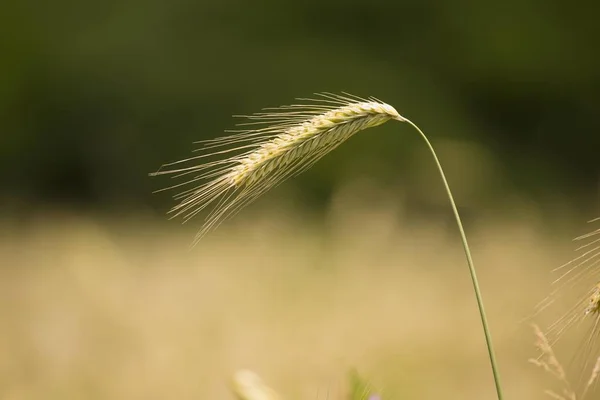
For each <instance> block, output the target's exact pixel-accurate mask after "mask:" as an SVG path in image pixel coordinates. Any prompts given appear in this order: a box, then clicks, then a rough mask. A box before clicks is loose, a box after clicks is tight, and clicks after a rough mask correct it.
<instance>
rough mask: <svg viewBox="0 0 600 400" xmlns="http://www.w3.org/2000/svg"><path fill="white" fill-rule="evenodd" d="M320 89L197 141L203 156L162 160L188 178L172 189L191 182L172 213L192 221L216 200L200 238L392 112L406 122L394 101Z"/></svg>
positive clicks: (166, 171) (164, 171) (165, 171)
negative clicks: (226, 132)
mask: <svg viewBox="0 0 600 400" xmlns="http://www.w3.org/2000/svg"><path fill="white" fill-rule="evenodd" d="M316 96H317V98H316V99H298V100H303V101H306V102H307V103H305V104H296V105H288V106H282V107H277V108H272V109H265V110H264V111H265V112H261V113H256V114H252V115H247V116H239V117H244V118H246V119H247V122H245V123H242V124H239V125H240V126H247V127H248V128H246V129H241V130H234V131H229V132H230V133H231V134H230V135H228V136H224V137H221V138H217V139H211V140H206V141H202V142H199V143H201V144H202V145H203V146H202V148H201V149H200V150H199V151H200V152H201V154H200V155H198V156H195V157H191V158H188V159H185V160H182V161H178V162H174V163H170V164H166V165H163V167H161V169H160V170H159V171H158V172H156V173H154V174H151V175H163V174H175V176H176V177H182V176H185V177H187V178H188V179H187V180H186V181H185V182H183V183H181V184H177V185H174V186H171V187H169V188H167V189H173V188H179V187H186V186H188V187H189V188H188V189H185V190H183V191H182V192H180V193H179V194H177V195H176V196H174V197H175V199H176V200H178V201H179V204H178V205H176V206H175V207H173V208H172V209H171V210H170V213H171V214H172V216H173V217H182V218H183V220H184V221H187V220H189V219H191V218H192V217H194V216H195V215H197V214H198V213H200V212H201V211H202V210H204V209H205V208H207V207H209V206H211V205H212V206H213V208H212V210H211V212H210V213H209V215H208V216H207V217H206V221H205V223H204V225H203V227H202V229H201V230H200V232H199V233H198V234H197V235H196V238H195V243H196V242H197V241H198V240H200V239H201V238H202V237H203V236H204V235H205V234H206V233H207V232H208V231H209V230H211V229H213V228H215V227H217V226H218V225H219V224H220V223H222V222H223V221H224V220H226V219H227V218H230V217H232V216H233V215H235V214H236V213H237V212H239V211H240V209H242V208H243V207H244V206H246V205H248V204H250V203H251V202H253V201H254V200H256V199H257V198H258V197H260V196H261V195H262V194H263V193H265V192H266V191H268V190H269V189H271V188H273V187H275V186H277V185H278V184H280V183H281V182H283V181H284V180H285V179H287V178H289V177H291V176H295V175H298V174H300V173H301V172H303V171H305V170H307V169H308V168H310V167H311V166H312V165H314V164H315V163H316V162H317V161H318V160H320V159H321V158H322V157H323V156H325V155H326V154H327V153H329V152H330V151H332V150H333V149H335V148H336V147H338V146H339V145H340V144H342V143H343V142H344V141H345V140H347V139H348V138H349V137H351V136H352V135H354V134H355V133H357V132H359V131H361V130H363V129H367V128H371V127H374V126H377V125H381V124H383V123H385V122H387V121H389V120H390V119H395V120H398V121H405V119H404V118H403V117H402V116H400V114H398V112H397V111H396V110H395V109H394V108H393V107H392V106H390V105H389V104H386V103H384V102H382V101H380V100H378V99H376V98H373V97H369V98H367V99H363V98H360V97H356V96H353V95H350V94H344V95H335V94H330V93H322V94H317V95H316ZM224 155H225V156H224ZM223 156H224V158H222V157H223ZM185 164H187V165H189V166H187V167H185V166H184V165H185ZM164 167H167V168H166V169H163V168H164ZM190 186H191V187H190Z"/></svg>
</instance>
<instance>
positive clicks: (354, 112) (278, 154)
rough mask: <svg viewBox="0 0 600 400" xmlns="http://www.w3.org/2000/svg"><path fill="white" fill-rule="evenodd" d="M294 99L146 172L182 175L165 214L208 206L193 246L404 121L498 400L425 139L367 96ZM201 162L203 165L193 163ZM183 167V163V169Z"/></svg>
mask: <svg viewBox="0 0 600 400" xmlns="http://www.w3.org/2000/svg"><path fill="white" fill-rule="evenodd" d="M299 100H302V101H306V102H308V103H305V104H299V105H289V106H282V107H278V108H274V109H266V110H265V111H266V112H262V113H257V114H253V115H249V116H246V118H247V119H248V120H249V121H248V122H246V123H245V124H240V125H246V126H248V128H247V129H243V130H238V131H233V132H232V133H233V134H232V135H229V136H225V137H222V138H218V139H212V140H207V141H204V142H202V143H203V144H204V147H203V148H202V151H203V153H202V154H200V155H198V156H196V157H192V158H188V159H186V160H182V161H178V162H175V163H171V164H166V165H165V166H163V167H169V168H170V169H167V170H162V168H161V170H159V171H158V172H156V173H154V174H152V175H162V174H175V175H176V176H178V177H181V176H186V177H190V178H189V179H188V180H187V181H186V182H184V183H181V184H178V185H175V186H171V187H170V188H167V189H173V188H178V187H183V186H186V185H191V186H192V187H191V188H189V189H186V190H184V191H182V192H181V193H179V194H178V195H177V196H175V198H176V199H177V200H179V201H180V203H179V204H178V205H177V206H175V207H174V208H173V209H172V210H171V211H170V212H171V214H173V216H174V217H177V216H179V217H183V219H184V221H187V220H189V219H190V218H192V217H194V216H195V215H196V214H198V213H199V212H201V211H202V210H204V209H205V208H207V207H208V206H210V205H214V207H213V209H212V211H211V212H210V213H209V215H208V217H207V219H206V222H205V224H204V225H203V227H202V229H201V230H200V232H199V233H198V234H197V235H196V238H195V241H194V243H197V242H198V241H199V240H200V239H201V238H202V237H203V236H204V235H205V234H206V233H207V232H208V231H209V230H211V229H213V228H215V227H217V226H218V225H219V224H220V223H222V222H223V221H224V220H225V219H227V218H229V217H231V216H233V215H234V214H236V213H237V212H238V211H239V210H240V209H241V208H243V207H244V206H246V205H248V204H249V203H251V202H253V201H254V200H256V199H257V198H258V197H259V196H261V195H262V194H263V193H265V192H266V191H268V190H269V189H271V188H273V187H275V186H277V185H278V184H279V183H281V182H283V181H284V180H285V179H287V178H289V177H291V176H294V175H297V174H299V173H301V172H303V171H305V170H306V169H308V168H310V167H311V166H312V165H313V164H314V163H316V162H317V161H318V160H320V159H321V158H322V157H323V156H325V155H326V154H327V153H329V152H330V151H332V150H333V149H335V148H336V147H338V146H339V145H340V144H342V143H343V142H344V141H345V140H347V139H348V138H350V137H351V136H352V135H354V134H355V133H357V132H359V131H361V130H363V129H367V128H371V127H375V126H377V125H381V124H383V123H385V122H387V121H389V120H396V121H399V122H406V123H408V124H409V125H411V126H412V127H413V128H414V129H416V130H417V132H418V133H419V134H420V135H421V137H422V138H423V140H424V141H425V143H426V144H427V147H428V148H429V150H430V152H431V155H432V156H433V159H434V161H435V163H436V166H437V168H438V170H439V173H440V176H441V178H442V181H443V184H444V187H445V189H446V193H447V195H448V199H449V200H450V205H451V207H452V211H453V213H454V216H455V218H456V223H457V226H458V230H459V232H460V235H461V239H462V244H463V247H464V250H465V255H466V258H467V264H468V266H469V272H470V274H471V280H472V282H473V288H474V290H475V296H476V299H477V305H478V307H479V313H480V316H481V322H482V325H483V331H484V335H485V339H486V344H487V349H488V355H489V358H490V363H491V366H492V372H493V376H494V383H495V385H496V392H497V395H498V399H499V400H501V399H502V390H501V386H500V378H499V374H498V368H497V364H496V358H495V355H494V351H493V346H492V339H491V335H490V332H489V328H488V323H487V318H486V314H485V310H484V306H483V300H482V296H481V291H480V289H479V283H478V280H477V275H476V273H475V267H474V266H473V260H472V257H471V252H470V250H469V246H468V243H467V238H466V235H465V232H464V229H463V226H462V222H461V219H460V216H459V213H458V209H457V208H456V204H455V202H454V198H453V196H452V192H451V191H450V186H449V185H448V182H447V180H446V176H445V174H444V170H443V169H442V166H441V164H440V162H439V160H438V157H437V155H436V153H435V151H434V149H433V146H432V145H431V143H430V142H429V140H428V139H427V136H425V134H424V133H423V131H421V129H419V127H418V126H417V125H415V124H414V123H413V122H411V121H410V120H408V119H406V118H404V117H402V116H401V115H400V114H399V113H398V112H397V111H396V110H395V109H394V107H392V106H390V105H389V104H386V103H384V102H382V101H380V100H378V99H376V98H374V97H369V98H366V99H363V98H360V97H357V96H353V95H350V94H347V93H345V94H344V95H335V94H331V93H323V94H318V95H317V99H299ZM221 157H224V158H221ZM204 160H207V161H206V162H201V161H204ZM188 163H191V166H187V167H186V166H185V164H188Z"/></svg>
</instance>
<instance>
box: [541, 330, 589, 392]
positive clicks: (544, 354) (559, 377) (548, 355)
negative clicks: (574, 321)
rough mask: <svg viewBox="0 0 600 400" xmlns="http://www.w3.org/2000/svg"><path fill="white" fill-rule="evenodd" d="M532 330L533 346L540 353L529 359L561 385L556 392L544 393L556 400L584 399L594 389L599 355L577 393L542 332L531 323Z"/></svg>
mask: <svg viewBox="0 0 600 400" xmlns="http://www.w3.org/2000/svg"><path fill="white" fill-rule="evenodd" d="M533 330H534V333H535V337H536V343H535V346H536V347H537V348H538V349H539V350H540V352H541V355H540V357H539V358H537V359H533V358H532V359H530V360H529V361H530V362H531V363H532V364H534V365H536V366H538V367H540V368H542V369H543V370H544V371H546V372H547V373H548V374H549V375H551V376H552V377H553V378H554V379H555V380H556V381H557V382H558V384H559V385H560V387H561V390H560V391H558V392H557V391H554V390H546V391H545V393H546V394H547V395H548V396H549V397H551V398H553V399H556V400H577V399H581V400H584V399H585V398H586V395H587V394H591V392H592V391H593V390H594V389H595V384H596V382H597V380H598V375H599V374H600V357H598V358H597V359H596V362H595V364H594V368H593V369H592V371H591V373H590V376H589V378H588V379H587V380H586V381H585V385H584V387H583V388H582V390H581V394H580V395H578V394H577V393H576V390H575V389H573V386H572V385H571V382H570V381H569V379H568V377H567V374H566V372H565V370H564V368H563V366H562V364H561V363H560V362H559V361H558V358H557V357H556V355H555V354H554V350H553V349H552V346H551V345H550V342H548V339H547V338H546V336H545V335H544V333H543V332H542V331H541V330H540V328H539V327H538V326H537V325H533Z"/></svg>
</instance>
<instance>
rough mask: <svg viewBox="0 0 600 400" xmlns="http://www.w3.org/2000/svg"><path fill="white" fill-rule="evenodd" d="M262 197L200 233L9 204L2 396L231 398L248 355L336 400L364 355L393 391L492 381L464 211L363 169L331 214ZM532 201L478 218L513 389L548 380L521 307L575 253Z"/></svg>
mask: <svg viewBox="0 0 600 400" xmlns="http://www.w3.org/2000/svg"><path fill="white" fill-rule="evenodd" d="M266 203H268V202H266ZM266 203H265V206H264V207H262V208H258V209H254V208H253V209H252V210H250V211H249V212H248V213H245V214H244V215H240V216H239V217H238V218H236V220H235V221H231V223H229V224H226V225H224V226H223V227H222V228H221V229H219V230H218V231H215V232H214V233H213V234H211V235H208V236H207V237H205V239H204V240H203V241H202V242H201V244H200V245H198V246H197V247H196V248H194V249H193V250H189V248H188V243H189V237H190V234H191V233H192V234H193V232H194V229H195V228H196V227H195V226H191V225H190V226H187V227H186V226H183V227H182V226H180V225H177V224H174V223H165V222H162V221H160V219H158V220H153V219H152V218H143V217H142V216H140V215H134V216H130V217H128V218H126V219H123V218H122V217H120V218H118V219H117V218H109V217H106V216H98V215H96V216H91V215H81V214H74V213H69V212H51V213H41V214H39V215H36V216H33V217H31V219H29V220H28V222H23V221H19V222H18V223H17V222H16V221H11V220H9V219H6V220H4V221H3V223H2V224H1V225H0V226H1V228H0V258H1V259H2V267H1V268H0V394H1V395H0V397H1V398H2V399H8V400H20V399H34V398H44V399H59V398H60V399H65V398H85V399H111V400H112V399H114V400H117V399H127V400H131V399H206V398H212V399H228V398H233V395H232V394H231V393H230V391H229V390H228V386H227V385H228V383H229V382H230V377H231V374H232V373H233V372H234V371H236V370H238V369H243V368H249V369H251V370H254V371H256V372H258V373H259V374H260V376H261V377H262V378H263V379H265V381H267V382H268V383H269V386H271V387H273V388H274V389H275V390H277V392H278V393H279V394H280V395H281V398H284V399H311V400H312V399H326V398H331V399H336V398H342V397H343V394H344V391H345V387H344V384H345V378H346V373H347V372H348V370H349V369H350V368H353V367H355V368H357V369H358V371H359V372H360V373H361V374H363V375H364V376H366V377H367V378H370V379H371V380H372V382H373V384H374V385H376V386H378V387H382V388H383V389H384V394H388V396H389V397H388V398H392V399H400V398H419V399H437V398H446V399H465V398H477V399H484V398H489V396H491V395H492V394H493V393H494V392H493V381H492V377H491V374H490V372H489V365H488V363H489V361H488V359H487V355H486V349H485V344H484V340H483V337H482V335H481V329H480V321H479V316H478V314H477V309H476V305H475V302H474V300H473V295H472V291H471V282H470V279H469V276H468V274H467V271H466V270H465V268H464V259H463V253H462V248H461V246H460V242H459V239H458V237H456V236H455V235H454V229H453V228H454V227H453V226H452V225H448V226H446V225H444V224H440V223H439V222H437V221H436V220H433V219H432V220H427V219H425V220H423V219H418V220H417V219H412V218H410V214H409V212H408V211H407V209H405V208H404V207H403V206H402V202H401V201H400V199H398V198H394V197H393V196H380V193H379V194H378V193H377V192H376V191H374V190H373V188H368V190H366V189H365V188H364V187H360V186H359V187H355V188H353V189H352V188H351V189H347V190H346V192H344V193H341V194H339V195H338V196H337V197H336V198H334V200H333V202H332V204H331V205H330V207H329V208H328V210H327V212H326V213H325V215H324V216H323V217H322V218H316V217H315V216H310V215H305V214H303V213H301V212H299V211H297V210H290V209H285V208H283V207H281V206H277V205H274V204H271V203H269V204H268V205H267V204H266ZM527 215H530V216H531V218H529V219H524V218H518V219H517V218H515V220H514V221H510V220H508V219H506V218H498V219H494V218H491V217H490V218H487V219H484V220H480V221H477V222H475V223H473V222H472V223H470V224H468V226H467V229H468V231H469V234H470V235H471V237H472V239H471V240H472V242H473V243H472V247H473V252H474V257H475V259H476V262H477V263H478V265H479V275H480V279H481V285H482V289H483V292H484V297H485V300H486V302H487V304H488V313H489V319H490V323H491V328H492V330H493V333H494V335H495V338H496V342H497V353H498V358H499V360H498V361H499V363H500V368H501V372H502V375H503V378H504V381H505V386H506V388H505V391H506V395H507V397H508V398H511V399H535V398H543V390H544V389H545V388H547V387H548V386H549V385H550V384H551V383H550V382H548V379H547V378H546V377H545V376H544V375H543V374H542V373H540V372H539V371H537V370H536V369H535V368H534V367H532V366H531V365H530V364H529V363H528V361H527V360H528V358H531V357H532V356H535V355H536V351H535V348H534V346H533V343H534V340H535V339H534V337H533V335H532V333H531V330H530V327H529V324H528V323H521V324H520V323H519V321H520V320H521V319H522V318H523V317H524V316H526V315H528V314H529V313H530V311H531V310H532V309H533V306H534V304H535V303H536V301H538V300H539V299H540V298H542V297H543V296H544V295H545V294H546V293H547V291H548V290H549V286H548V285H549V282H550V280H551V276H549V274H548V272H549V271H550V269H551V268H552V267H553V266H556V264H557V260H567V259H569V257H571V256H572V248H571V243H569V242H568V241H558V240H557V235H553V236H552V239H549V237H548V236H547V235H546V233H545V231H544V228H543V222H542V221H541V220H539V219H537V218H536V217H535V213H532V212H529V211H528V214H527ZM416 221H419V222H416ZM565 236H569V237H570V235H569V234H568V233H567V234H565ZM557 314H559V313H558V312H557ZM573 345H574V346H575V345H576V343H574V344H573ZM568 346H569V342H568V341H566V342H565V343H564V345H563V347H561V348H559V349H557V351H558V352H563V353H562V354H565V356H564V357H562V358H563V359H565V357H566V358H567V359H568V354H569V353H568V349H569V347H568ZM486 396H487V397H486Z"/></svg>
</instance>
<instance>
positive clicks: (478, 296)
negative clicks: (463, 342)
mask: <svg viewBox="0 0 600 400" xmlns="http://www.w3.org/2000/svg"><path fill="white" fill-rule="evenodd" d="M397 120H398V121H400V122H407V123H408V124H410V125H411V126H412V127H413V128H415V129H416V130H417V132H419V134H420V135H421V137H422V138H423V140H425V143H426V144H427V147H429V151H430V152H431V155H432V156H433V159H434V160H435V163H436V165H437V168H438V170H439V172H440V176H441V177H442V181H443V182H444V187H445V188H446V193H447V194H448V199H449V200H450V205H451V206H452V211H453V212H454V217H455V218H456V225H457V226H458V230H459V231H460V237H461V240H462V244H463V247H464V249H465V255H466V257H467V264H468V265H469V273H470V274H471V281H472V282H473V289H474V290H475V298H476V299H477V307H478V308H479V315H480V316H481V324H482V325H483V333H484V335H485V342H486V345H487V350H488V355H489V358H490V364H491V366H492V374H493V375H494V384H495V385H496V393H497V395H498V400H502V387H501V385H500V374H499V372H498V365H497V363H496V356H495V354H494V347H493V344H492V335H491V334H490V329H489V326H488V322H487V317H486V314H485V308H484V306H483V298H482V296H481V290H480V289H479V281H478V280H477V274H476V272H475V266H474V265H473V257H471V251H470V250H469V244H468V243H467V236H466V235H465V230H464V228H463V225H462V221H461V219H460V215H459V214H458V209H457V208H456V203H455V202H454V197H453V196H452V191H451V190H450V186H449V185H448V181H447V180H446V175H445V174H444V169H443V168H442V165H441V164H440V161H439V159H438V157H437V154H436V153H435V150H434V149H433V146H432V145H431V142H429V139H427V136H425V134H424V133H423V131H422V130H421V129H420V128H419V127H418V126H417V125H415V124H414V123H413V122H412V121H410V120H408V119H406V118H402V119H397Z"/></svg>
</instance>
